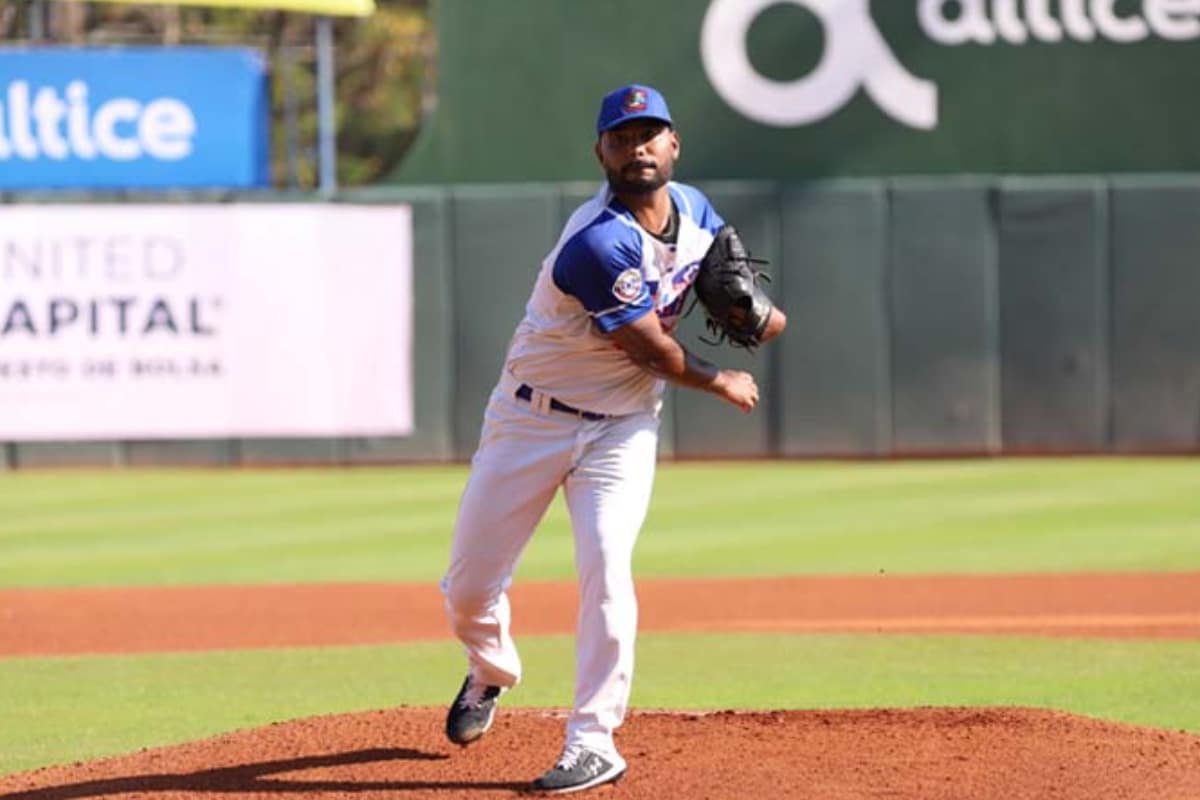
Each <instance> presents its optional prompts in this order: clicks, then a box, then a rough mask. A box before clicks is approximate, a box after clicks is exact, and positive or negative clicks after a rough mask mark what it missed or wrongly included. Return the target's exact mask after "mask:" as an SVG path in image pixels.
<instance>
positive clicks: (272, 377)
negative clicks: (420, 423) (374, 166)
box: [0, 205, 413, 441]
mask: <svg viewBox="0 0 1200 800" xmlns="http://www.w3.org/2000/svg"><path fill="white" fill-rule="evenodd" d="M411 350H412V232H411V215H410V209H409V208H408V207H407V206H386V207H385V206H348V205H346V206H330V205H189V206H168V205H112V206H95V205H89V206H65V205H58V206H10V207H4V208H3V209H2V210H0V440H10V441H28V440H47V439H159V438H171V439H186V438H210V437H219V438H226V437H275V436H281V437H287V436H403V435H406V434H408V433H410V432H411V431H412V425H413V408H412V353H411Z"/></svg>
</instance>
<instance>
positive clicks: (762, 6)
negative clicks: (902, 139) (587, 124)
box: [700, 0, 1200, 130]
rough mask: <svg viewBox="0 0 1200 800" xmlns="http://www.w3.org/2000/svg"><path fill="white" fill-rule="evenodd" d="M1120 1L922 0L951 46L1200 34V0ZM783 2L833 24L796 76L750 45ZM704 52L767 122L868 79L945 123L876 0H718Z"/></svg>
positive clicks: (779, 121)
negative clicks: (764, 67)
mask: <svg viewBox="0 0 1200 800" xmlns="http://www.w3.org/2000/svg"><path fill="white" fill-rule="evenodd" d="M887 1H888V2H894V1H895V0H887ZM1117 2H1118V0H1057V2H1056V3H1053V4H1052V3H1051V0H920V2H919V3H918V6H917V17H918V21H919V23H920V25H921V29H922V30H923V31H924V32H925V35H926V36H928V37H929V38H930V39H931V40H932V41H934V42H936V43H938V44H940V45H947V46H956V45H962V44H979V45H991V44H994V43H997V42H1001V43H1004V44H1010V45H1023V44H1025V43H1026V42H1028V41H1030V40H1033V41H1039V42H1047V43H1055V42H1061V41H1064V40H1066V39H1071V40H1074V41H1079V42H1091V41H1094V40H1095V39H1097V38H1103V39H1107V40H1109V41H1111V42H1115V43H1118V44H1132V43H1135V42H1139V41H1142V40H1143V39H1146V38H1149V37H1150V36H1152V35H1153V36H1157V37H1160V38H1162V39H1166V40H1168V41H1186V40H1192V39H1198V38H1200V0H1142V2H1141V14H1137V13H1127V12H1123V13H1118V11H1117ZM780 3H790V4H792V5H797V6H800V7H802V8H805V9H807V10H808V11H811V12H812V13H813V14H814V15H816V17H817V18H818V19H819V20H820V22H821V25H822V27H823V28H824V31H825V51H824V52H823V53H822V54H821V59H820V61H819V62H818V63H817V66H816V67H815V68H814V69H813V71H812V72H811V73H809V74H808V75H805V76H803V77H801V78H798V79H796V80H794V81H789V82H780V81H773V80H770V79H768V78H765V77H763V76H762V75H761V74H759V73H758V72H757V71H756V70H755V69H754V66H753V65H752V64H751V63H750V58H749V56H748V55H747V53H746V34H747V32H748V31H749V30H750V26H751V25H752V24H753V22H754V20H755V19H757V18H758V16H759V15H760V14H762V13H763V12H764V11H766V10H767V9H768V8H770V7H772V6H775V5H778V4H780ZM989 7H990V13H989ZM1054 7H1057V11H1058V15H1057V17H1056V16H1055V14H1054ZM700 55H701V58H702V60H703V62H704V69H705V72H707V73H708V79H709V80H710V81H711V82H712V85H713V87H714V88H715V89H716V90H717V93H718V94H719V95H721V97H722V98H723V99H724V100H725V102H727V103H729V105H731V106H732V107H733V108H735V109H737V110H738V111H739V112H741V113H742V114H744V115H745V116H747V117H749V118H750V119H753V120H755V121H757V122H761V123H763V124H765V125H775V126H780V127H786V126H794V125H807V124H809V123H812V122H817V121H819V120H821V119H824V118H825V117H827V116H829V115H830V114H833V113H834V112H836V111H837V110H838V109H840V108H841V107H842V106H844V105H845V104H846V103H848V102H849V101H850V98H852V97H853V96H854V94H855V93H856V92H857V91H858V90H859V88H863V89H865V90H866V93H867V95H868V96H869V97H870V98H871V99H872V100H874V101H875V103H876V105H878V106H879V107H880V108H881V109H883V111H884V112H886V113H887V114H888V115H889V116H890V117H892V118H893V119H895V120H897V121H898V122H901V123H903V124H905V125H908V126H909V127H912V128H919V129H922V130H931V129H933V128H935V127H937V121H938V89H937V86H936V85H935V84H933V83H932V82H930V81H927V80H922V79H920V78H917V77H915V76H914V75H912V74H911V73H910V72H908V70H906V69H905V68H904V66H903V65H902V64H901V63H900V62H899V61H898V60H897V59H896V56H895V54H894V53H893V52H892V50H891V47H890V46H889V45H888V43H887V41H886V40H885V39H884V38H883V36H882V34H880V32H879V28H878V27H877V26H876V25H875V20H874V19H873V18H872V17H871V6H870V0H713V2H712V4H711V5H710V6H709V7H708V12H707V13H706V14H705V16H704V24H703V27H702V29H701V32H700Z"/></svg>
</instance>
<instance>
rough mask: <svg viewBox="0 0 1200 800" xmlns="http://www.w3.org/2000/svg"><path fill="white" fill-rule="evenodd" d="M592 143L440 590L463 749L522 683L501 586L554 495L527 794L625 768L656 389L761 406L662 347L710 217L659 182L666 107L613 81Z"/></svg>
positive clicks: (774, 316)
mask: <svg viewBox="0 0 1200 800" xmlns="http://www.w3.org/2000/svg"><path fill="white" fill-rule="evenodd" d="M596 133H597V137H598V138H597V141H596V144H595V153H596V157H597V159H599V162H600V166H601V167H602V168H603V170H604V173H605V175H606V176H607V183H606V184H605V185H604V186H602V187H601V189H600V190H599V191H598V192H597V193H596V194H595V196H594V197H592V199H590V200H589V201H587V202H586V203H584V204H583V205H582V206H580V207H579V208H578V209H577V210H576V211H575V212H574V213H573V214H572V215H571V217H570V219H569V220H568V221H567V224H566V227H565V228H564V229H563V231H562V234H561V235H560V237H559V239H558V242H557V244H555V245H554V249H553V250H551V251H550V254H549V255H548V256H546V258H545V260H544V261H543V262H542V267H541V271H540V272H539V274H538V277H537V279H536V282H535V283H534V287H533V293H532V295H531V297H530V299H529V302H528V305H527V306H526V313H525V317H524V319H522V320H521V322H520V324H519V325H518V326H517V329H516V333H515V334H514V335H513V338H512V341H511V342H510V344H509V348H508V354H507V357H506V360H505V363H504V367H503V370H502V371H501V374H500V380H499V382H498V384H497V385H496V388H495V389H494V390H493V392H492V394H491V397H490V399H489V401H488V405H487V409H486V411H485V412H484V421H483V428H482V431H481V434H480V440H479V447H478V450H477V451H476V452H475V455H474V457H473V458H472V461H471V475H470V478H469V480H468V481H467V486H466V488H465V490H464V492H463V496H462V501H461V504H460V507H459V511H458V518H457V521H456V524H455V528H454V542H453V546H452V549H451V556H450V566H449V569H448V571H447V572H446V575H445V577H444V578H443V580H442V584H441V586H442V592H443V594H444V596H445V605H446V611H447V614H448V617H449V620H450V624H451V627H452V628H453V630H454V633H455V634H456V635H457V636H458V638H459V639H460V640H461V641H462V642H463V644H464V645H465V647H466V653H467V659H468V662H469V669H468V673H467V676H466V679H465V680H464V681H463V684H462V688H461V689H460V690H459V692H458V695H457V696H456V697H455V698H454V701H453V703H452V704H451V705H450V708H449V711H448V713H447V717H446V735H447V737H448V738H449V739H450V741H452V742H454V743H456V744H460V745H466V744H469V743H471V742H474V741H475V740H477V739H479V738H480V737H481V736H483V735H484V733H485V732H486V731H487V730H488V728H489V727H490V726H491V723H492V719H493V717H494V715H495V712H496V704H497V700H498V699H499V697H500V696H501V695H502V694H503V693H504V692H506V691H508V690H509V689H511V688H512V687H514V686H516V684H517V683H518V681H520V679H521V661H520V659H519V658H518V655H517V649H516V647H515V645H514V643H513V640H512V637H511V635H510V607H509V601H508V597H507V595H506V590H507V588H508V586H509V584H510V583H511V580H512V574H513V570H514V569H515V567H516V563H517V560H518V558H519V557H520V555H521V551H522V550H523V548H524V547H525V545H526V543H527V542H528V541H529V538H530V536H531V535H532V534H533V531H534V528H535V527H536V526H537V524H538V522H539V521H540V520H541V518H542V516H543V514H544V513H545V511H546V508H547V507H548V506H549V504H550V501H551V499H552V498H553V496H554V494H555V493H556V492H557V491H558V490H559V488H562V490H563V491H564V493H565V497H566V504H567V508H568V510H569V513H570V518H571V526H572V531H573V534H574V538H575V565H576V571H577V574H578V581H579V616H578V623H577V630H576V677H575V698H574V708H573V710H572V711H571V713H570V715H569V717H568V719H567V725H566V743H565V746H564V748H563V751H562V754H561V756H560V757H559V759H558V760H557V762H556V763H555V764H554V766H553V767H552V768H551V769H550V770H549V771H547V772H546V773H545V774H544V775H542V776H541V777H539V778H537V779H536V780H535V781H534V782H533V788H534V789H535V790H539V791H542V792H552V793H565V792H574V791H579V790H582V789H587V788H590V787H593V786H597V785H600V784H603V783H607V782H609V781H613V780H616V779H617V778H618V777H620V776H621V774H622V773H623V772H624V771H625V768H626V764H625V760H624V759H623V758H622V757H621V755H620V754H619V753H618V752H617V748H616V746H615V744H614V742H613V731H614V730H615V729H616V728H617V727H618V726H619V725H620V724H621V722H622V720H623V719H624V717H625V711H626V706H627V703H628V700H629V691H630V684H631V681H632V679H633V661H634V639H635V636H636V632H637V599H636V597H635V595H634V584H633V573H632V558H633V547H634V542H635V541H636V539H637V536H638V531H639V529H640V528H641V526H642V522H643V520H644V519H645V516H646V511H647V507H648V505H649V502H650V492H651V484H652V482H653V478H654V468H655V458H656V452H657V444H658V424H659V419H658V415H659V408H660V405H661V399H660V398H661V394H662V390H663V381H664V380H665V381H671V382H672V383H675V384H678V385H681V386H687V387H691V388H694V389H701V390H703V391H707V392H711V393H712V394H715V395H716V396H717V397H719V398H721V399H722V400H725V401H726V402H728V403H730V404H731V405H733V406H735V407H737V408H739V409H741V410H742V411H744V412H750V411H751V410H753V409H754V407H755V405H756V404H757V403H758V387H757V386H756V385H755V382H754V378H753V377H752V376H751V375H750V373H748V372H743V371H740V370H725V369H718V368H716V367H714V366H712V365H711V364H709V363H707V362H705V361H703V360H701V359H699V358H697V357H696V356H694V355H692V354H691V353H689V352H688V351H687V350H685V349H684V348H683V347H682V346H681V345H680V344H679V342H678V341H676V339H675V338H674V337H673V336H672V335H671V332H672V330H673V329H674V327H675V325H676V323H677V321H678V319H679V316H680V313H681V311H682V309H683V305H684V300H685V295H686V294H687V293H688V289H689V287H690V286H691V284H692V283H693V282H694V281H695V278H696V273H697V271H698V270H699V269H700V265H701V262H702V261H703V260H704V259H705V256H706V254H707V253H709V251H710V248H712V245H713V242H714V239H715V237H716V235H717V233H718V231H720V230H721V229H722V227H723V226H724V222H723V221H722V219H721V217H720V216H719V215H718V214H717V212H716V211H715V210H714V209H713V207H712V206H711V205H710V204H709V202H708V200H707V198H705V196H704V195H703V194H701V193H700V192H699V191H698V190H696V189H694V188H692V187H690V186H686V185H684V184H680V183H675V182H672V180H671V177H672V173H673V170H674V166H675V161H676V159H677V158H678V157H679V148H680V140H679V135H678V134H677V133H676V131H675V129H674V126H673V124H672V121H671V115H670V113H669V112H668V109H667V104H666V101H665V100H664V98H663V97H662V95H661V94H660V93H659V92H657V91H655V90H654V89H652V88H651V87H649V86H643V85H630V86H623V87H621V88H619V89H617V90H615V91H613V92H611V93H610V94H608V95H606V96H605V97H604V99H603V101H602V102H601V104H600V112H599V116H598V119H597V122H596ZM714 249H715V248H714ZM760 305H763V308H764V309H765V311H764V313H763V314H762V315H760V316H759V317H758V318H756V320H755V321H754V323H753V331H752V340H753V342H754V343H759V342H765V341H767V340H769V339H772V338H774V337H775V336H777V335H778V334H779V333H780V332H781V331H782V330H783V328H784V326H785V324H786V318H785V316H784V314H783V312H782V311H780V310H779V309H777V308H775V307H774V306H773V305H771V304H770V303H769V302H766V303H765V305H764V304H760Z"/></svg>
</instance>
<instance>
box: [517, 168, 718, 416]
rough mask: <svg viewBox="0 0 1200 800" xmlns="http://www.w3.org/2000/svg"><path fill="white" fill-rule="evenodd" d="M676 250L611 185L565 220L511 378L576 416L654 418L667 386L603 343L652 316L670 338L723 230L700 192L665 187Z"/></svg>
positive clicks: (528, 313)
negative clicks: (674, 218) (646, 414)
mask: <svg viewBox="0 0 1200 800" xmlns="http://www.w3.org/2000/svg"><path fill="white" fill-rule="evenodd" d="M667 186H668V192H669V193H670V197H671V202H672V204H673V206H674V210H675V212H677V214H678V226H677V228H676V232H675V233H676V235H675V239H674V242H673V243H671V242H667V241H662V240H660V239H658V238H656V237H655V236H652V235H651V234H650V233H649V232H647V231H646V230H645V229H643V228H642V227H641V225H639V224H638V223H637V220H636V219H635V218H634V216H633V214H632V213H631V212H630V211H629V210H628V209H626V208H625V207H624V206H623V205H622V204H621V203H620V201H618V200H617V199H616V198H615V197H614V196H613V194H612V191H611V190H610V189H609V187H608V186H607V184H606V185H605V186H603V187H602V188H601V189H600V191H599V192H597V193H596V195H595V196H593V197H592V198H591V199H590V200H588V201H587V202H586V203H584V204H583V205H582V206H580V207H579V208H578V209H576V210H575V212H574V213H573V214H572V215H571V217H570V219H568V221H567V224H566V226H565V227H564V228H563V231H562V234H561V235H560V236H559V239H558V242H557V243H556V244H555V246H554V249H553V250H551V251H550V253H549V254H548V255H547V256H546V258H545V259H544V260H543V261H542V266H541V269H540V271H539V272H538V276H537V279H536V281H535V282H534V286H533V292H532V294H531V295H530V298H529V302H528V303H527V304H526V307H525V316H524V318H523V319H522V320H521V322H520V323H519V324H518V325H517V329H516V332H515V333H514V334H513V337H512V340H511V341H510V343H509V348H508V355H507V357H506V360H505V369H507V370H508V371H509V372H510V373H511V374H512V375H513V376H514V377H516V378H517V379H518V380H520V381H521V382H523V383H528V384H529V385H530V386H532V387H534V388H535V389H537V390H539V391H542V392H544V393H546V394H548V395H550V396H551V397H553V398H555V399H557V400H560V401H562V402H564V403H566V404H568V405H571V406H574V407H575V408H580V409H584V410H587V411H593V412H596V413H601V414H614V415H615V414H632V413H635V412H639V411H655V410H657V408H658V407H659V405H660V402H661V396H662V391H663V382H662V381H661V380H659V379H657V378H655V377H654V376H652V375H650V374H649V373H648V372H646V371H645V370H643V369H642V368H641V367H639V366H637V365H636V364H634V363H633V361H632V360H631V359H630V358H629V356H628V355H626V354H625V352H624V351H623V350H621V349H620V348H618V347H617V345H616V344H614V343H613V342H612V340H611V339H610V338H609V337H608V336H607V335H606V334H608V333H611V332H612V331H614V330H616V329H617V328H620V327H621V326H623V325H627V324H629V323H630V322H633V321H634V320H636V319H639V318H641V317H642V316H645V315H646V314H650V313H655V314H657V315H658V318H659V321H660V322H661V324H662V326H663V328H664V330H666V331H668V332H670V331H671V330H673V329H674V327H675V325H676V323H677V322H678V321H679V317H680V315H681V314H682V313H683V307H684V302H685V299H686V296H687V293H688V289H689V288H690V287H691V285H692V283H693V282H694V281H695V279H696V273H697V271H698V270H699V268H700V261H701V259H703V258H704V254H705V253H706V252H708V248H709V246H710V245H711V244H712V241H713V238H714V236H715V234H716V232H717V230H718V229H719V228H720V227H721V226H722V225H723V224H724V221H723V220H722V219H721V217H720V216H719V215H718V214H717V212H716V211H715V210H714V209H713V207H712V205H711V204H710V203H709V201H708V198H706V197H705V196H704V195H703V194H702V193H701V192H700V191H699V190H698V189H695V188H694V187H691V186H687V185H685V184H681V183H674V182H672V183H669V184H668V185H667Z"/></svg>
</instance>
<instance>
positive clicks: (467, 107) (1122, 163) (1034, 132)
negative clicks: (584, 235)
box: [395, 0, 1200, 183]
mask: <svg viewBox="0 0 1200 800" xmlns="http://www.w3.org/2000/svg"><path fill="white" fill-rule="evenodd" d="M631 20H636V24H631V22H630V21H631ZM664 32H669V35H668V34H665V33H664ZM438 36H439V40H438V81H439V91H438V107H437V110H436V114H435V115H434V116H433V118H432V120H431V124H428V125H426V126H424V127H423V128H422V131H421V135H420V138H419V139H418V141H417V143H416V144H415V145H414V147H413V149H412V151H411V153H410V155H409V156H408V158H407V159H406V160H405V162H404V163H403V164H401V166H400V167H399V168H398V170H397V172H396V175H395V177H396V179H397V180H400V181H405V182H408V181H412V182H428V181H455V182H464V183H474V182H500V181H554V180H593V179H597V178H599V177H601V176H600V173H599V171H598V169H597V166H596V159H595V156H594V155H593V153H592V150H591V145H592V139H593V138H594V136H595V133H594V130H595V128H594V121H595V119H596V110H597V104H598V103H599V100H600V97H601V96H602V95H604V94H605V93H606V92H608V91H610V90H612V89H615V88H617V87H618V86H622V85H624V84H627V83H631V82H632V83H646V84H650V85H652V86H655V87H657V88H658V89H661V90H662V91H663V92H664V94H665V95H666V98H667V101H668V103H669V105H670V109H671V115H672V117H673V118H674V120H675V122H676V124H677V127H678V130H679V133H680V135H681V137H682V143H683V150H682V158H681V161H680V164H679V171H678V172H679V175H680V177H681V178H683V179H692V180H700V179H743V178H751V179H755V178H757V179H766V180H781V179H782V180H789V179H807V178H819V177H828V176H880V175H913V174H947V173H964V172H966V173H985V174H1017V173H1019V174H1048V173H1049V174H1053V173H1098V172H1102V173H1107V172H1171V171H1196V170H1200V147H1197V146H1196V143H1197V142H1198V141H1200V106H1197V104H1196V102H1195V85H1196V78H1197V64H1200V59H1198V58H1197V56H1198V55H1200V49H1198V48H1200V0H675V1H674V2H670V3H645V2H641V0H610V2H606V3H550V2H547V0H510V2H506V3H477V2H471V1H470V0H443V1H442V2H440V3H439V4H438ZM513 53H520V54H521V57H520V58H519V59H515V60H514V59H513V58H512V57H511V55H512V54H513ZM500 65H503V68H502V69H501V68H499V67H500ZM480 76H487V78H486V80H482V79H481V78H480ZM498 120H500V121H503V124H497V121H498ZM548 132H550V135H547V133H548Z"/></svg>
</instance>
